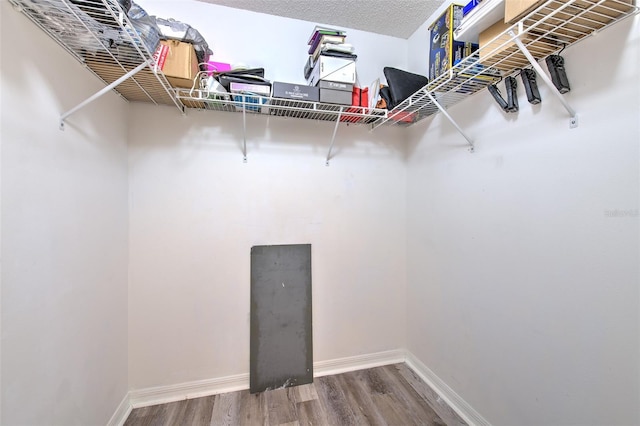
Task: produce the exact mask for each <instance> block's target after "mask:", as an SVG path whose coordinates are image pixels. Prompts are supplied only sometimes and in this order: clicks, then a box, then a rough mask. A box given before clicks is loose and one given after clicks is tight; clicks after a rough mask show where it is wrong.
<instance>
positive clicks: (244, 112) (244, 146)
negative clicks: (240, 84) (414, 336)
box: [242, 96, 247, 163]
mask: <svg viewBox="0 0 640 426" xmlns="http://www.w3.org/2000/svg"><path fill="white" fill-rule="evenodd" d="M242 162H243V163H246V162H247V104H246V96H243V97H242Z"/></svg>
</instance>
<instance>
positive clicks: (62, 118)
mask: <svg viewBox="0 0 640 426" xmlns="http://www.w3.org/2000/svg"><path fill="white" fill-rule="evenodd" d="M152 62H153V59H149V60H147V61H145V62H143V63H141V64H140V65H138V66H137V67H135V68H134V69H132V70H131V71H129V72H128V73H126V74H125V75H123V76H122V77H120V78H119V79H117V80H116V81H114V82H113V83H111V84H109V85H107V86H105V87H103V88H102V89H100V90H99V91H98V92H96V93H95V94H93V95H92V96H90V97H89V98H87V99H85V100H84V101H82V102H80V103H79V104H78V105H76V106H75V107H73V108H71V109H70V110H69V111H67V112H65V113H64V114H62V115H61V116H60V130H64V121H65V120H66V119H67V117H69V116H70V115H71V114H73V113H74V112H76V111H78V110H79V109H81V108H83V107H84V106H86V105H88V104H90V103H91V102H93V101H95V100H96V99H98V98H99V97H101V96H102V95H104V94H105V93H107V92H110V91H111V90H113V89H114V88H115V87H116V86H118V85H119V84H120V83H122V82H123V81H125V80H127V79H129V78H131V77H133V76H134V75H136V74H137V73H139V72H140V71H142V70H143V69H144V68H146V67H147V66H148V65H150V64H151V63H152Z"/></svg>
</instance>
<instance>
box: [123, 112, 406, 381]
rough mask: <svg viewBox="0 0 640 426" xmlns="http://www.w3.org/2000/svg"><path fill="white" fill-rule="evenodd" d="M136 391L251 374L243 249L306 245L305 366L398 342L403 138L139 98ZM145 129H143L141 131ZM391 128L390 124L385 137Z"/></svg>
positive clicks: (133, 311) (133, 223)
mask: <svg viewBox="0 0 640 426" xmlns="http://www.w3.org/2000/svg"><path fill="white" fill-rule="evenodd" d="M130 123H131V127H130V133H129V140H130V146H129V154H130V156H129V167H130V168H129V176H130V197H131V198H130V206H131V209H130V253H131V255H130V290H129V324H130V329H129V330H130V334H129V348H130V356H129V371H130V385H131V387H132V388H133V389H139V388H144V387H149V386H157V385H165V384H175V383H180V382H185V381H191V380H198V379H206V378H217V377H224V376H228V375H233V374H239V373H247V372H248V371H249V290H250V287H249V284H250V283H249V266H250V257H249V254H250V249H251V247H252V246H253V245H266V244H291V243H311V244H312V271H313V272H312V280H313V284H312V287H313V344H314V361H324V360H332V359H336V358H341V357H348V356H355V355H361V354H369V353H374V352H379V351H385V350H392V349H398V348H401V347H404V343H405V339H404V330H405V322H404V318H405V314H404V310H405V307H406V300H405V296H404V292H405V282H406V278H405V271H406V264H405V249H406V244H405V243H406V235H405V229H406V228H405V217H406V211H405V205H406V198H405V182H406V181H405V162H404V148H405V144H404V142H403V141H402V137H403V133H402V132H398V131H397V129H386V130H383V131H380V132H375V133H369V132H368V130H367V129H366V128H363V127H354V126H350V127H346V126H341V127H340V128H339V130H338V135H337V140H336V151H335V153H336V154H337V156H336V157H335V158H334V159H333V161H332V163H331V165H330V166H329V167H326V166H325V165H324V158H325V156H326V154H327V151H328V148H329V143H330V138H331V133H332V131H333V124H332V123H320V122H314V121H301V120H291V119H285V118H280V117H265V116H259V117H256V116H251V115H250V116H248V117H247V129H248V134H247V141H248V163H246V164H244V163H243V162H242V153H241V148H240V147H241V141H242V133H241V124H242V116H241V115H240V114H229V113H214V112H197V111H191V112H190V113H189V114H188V115H187V117H185V118H182V119H181V118H179V117H177V113H176V111H175V110H173V109H170V108H154V107H150V106H147V105H136V106H135V107H134V108H133V115H132V117H131V121H130ZM149 123H153V124H152V125H150V124H149ZM393 130H396V131H393Z"/></svg>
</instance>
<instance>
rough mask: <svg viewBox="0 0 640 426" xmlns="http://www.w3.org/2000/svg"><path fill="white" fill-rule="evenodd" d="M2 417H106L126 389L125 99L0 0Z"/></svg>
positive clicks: (27, 421) (6, 420) (101, 420)
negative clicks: (65, 121)
mask: <svg viewBox="0 0 640 426" xmlns="http://www.w3.org/2000/svg"><path fill="white" fill-rule="evenodd" d="M0 7H1V15H2V34H1V35H2V45H1V53H2V64H1V66H2V68H1V69H2V72H1V79H2V80H1V81H2V84H1V87H2V103H1V105H2V121H1V136H2V197H1V204H2V223H1V226H2V240H1V248H2V255H3V259H2V419H1V422H2V424H6V425H18V424H20V425H51V424H58V425H104V424H106V423H107V422H108V421H109V419H110V417H111V416H112V414H113V413H114V411H115V410H116V407H117V406H118V404H119V403H120V401H121V400H122V398H123V397H124V396H125V395H126V392H127V275H126V274H127V272H126V271H127V163H126V161H127V156H126V136H127V135H126V128H127V115H126V112H127V105H126V103H124V102H123V101H122V100H121V99H119V98H118V97H116V96H115V95H114V94H107V95H106V96H105V97H104V98H102V99H101V100H99V101H97V102H96V103H95V104H92V105H91V106H88V107H87V108H86V109H84V110H82V111H80V112H78V113H77V114H76V115H74V116H72V117H71V118H70V119H69V125H68V127H67V129H66V131H64V132H62V131H60V130H58V117H59V115H60V113H61V112H62V111H64V110H66V109H68V108H71V107H73V106H74V105H75V104H76V103H78V102H80V101H81V100H82V99H84V98H86V97H87V96H88V95H90V94H91V93H93V92H95V91H97V90H99V89H100V88H101V87H103V84H102V83H100V82H99V81H98V80H97V79H96V78H95V77H93V76H92V75H91V74H88V73H87V71H86V70H84V69H83V68H82V66H80V64H78V63H77V62H75V60H74V59H72V58H71V57H70V56H69V55H68V54H67V53H66V52H65V51H63V50H62V49H61V48H60V47H59V46H58V45H56V44H55V43H54V42H53V41H52V40H50V39H49V38H47V37H46V36H45V35H44V34H43V33H42V32H41V31H40V30H38V29H37V28H36V27H35V26H34V25H33V24H32V23H30V22H29V21H28V20H27V19H26V18H25V17H24V16H22V15H21V14H19V13H18V12H16V11H15V10H13V8H12V7H11V6H10V5H9V3H8V2H6V1H2V2H1V6H0Z"/></svg>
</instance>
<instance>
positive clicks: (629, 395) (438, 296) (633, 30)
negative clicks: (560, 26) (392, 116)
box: [407, 17, 640, 425]
mask: <svg viewBox="0 0 640 426" xmlns="http://www.w3.org/2000/svg"><path fill="white" fill-rule="evenodd" d="M419 36H422V37H426V35H425V34H422V33H416V35H414V37H419ZM639 39H640V23H639V21H638V18H637V17H636V18H634V19H630V20H627V21H625V22H623V23H621V24H619V25H618V26H615V27H613V28H610V29H608V30H606V31H604V32H602V33H600V34H598V35H597V36H596V37H594V38H591V39H588V40H586V41H584V42H583V43H581V44H578V45H576V46H574V47H572V48H569V49H567V50H566V51H565V53H564V56H565V59H566V66H567V70H568V75H569V79H570V82H571V84H572V91H571V93H569V94H567V95H565V96H566V99H567V100H568V101H569V102H570V103H571V104H572V105H573V106H574V107H575V108H576V109H577V111H578V112H579V117H580V127H579V128H577V129H573V130H570V129H569V128H568V115H567V113H566V112H565V111H564V110H563V109H562V108H561V107H560V106H559V103H558V102H557V101H556V100H555V99H553V98H552V96H551V94H550V93H549V91H548V90H546V88H543V86H544V84H543V83H542V82H541V81H539V83H540V86H541V92H542V97H543V103H542V104H541V105H540V106H537V107H535V106H531V105H529V104H528V103H527V101H526V96H525V95H524V91H523V88H522V86H520V88H519V92H520V97H519V100H520V113H519V114H517V115H505V114H503V113H502V111H500V110H499V109H498V107H497V105H495V103H494V101H493V99H492V98H491V97H490V96H489V95H488V94H487V93H486V92H482V93H479V94H477V95H475V96H473V98H471V99H469V100H467V101H466V102H464V103H462V104H459V105H457V106H455V107H453V108H451V109H450V113H451V114H452V115H453V116H454V117H455V118H457V119H458V120H459V123H460V124H461V126H462V127H463V128H465V129H466V130H467V131H468V133H469V134H470V135H471V136H472V137H473V138H474V139H475V140H476V143H477V149H476V153H475V154H469V153H468V152H467V150H466V149H465V141H464V139H463V138H462V136H460V135H459V134H458V133H457V132H456V131H455V130H454V129H453V127H452V126H451V125H450V124H449V123H448V122H446V120H445V119H444V118H443V117H442V116H441V115H438V116H436V117H435V118H433V119H432V120H430V121H427V122H424V123H421V124H419V125H418V126H416V127H415V128H414V129H413V131H412V132H411V135H412V138H413V143H411V145H410V148H409V152H410V153H409V165H408V176H407V180H408V192H407V199H408V207H407V212H408V224H407V229H408V230H410V232H409V233H408V248H407V252H408V289H407V300H408V319H407V321H408V337H407V339H408V348H409V350H410V351H411V352H413V353H414V354H415V355H416V356H417V357H418V358H419V359H420V360H421V361H422V362H423V363H424V364H426V365H427V366H428V367H429V368H431V369H432V370H433V371H434V372H435V373H436V374H437V375H438V376H439V377H440V378H442V379H443V380H444V381H445V382H446V383H447V384H449V386H451V387H452V388H453V389H454V390H455V391H456V392H457V393H458V394H459V395H461V396H462V397H463V398H464V399H465V400H466V401H467V402H468V403H470V404H471V406H473V407H474V408H475V409H476V410H477V411H478V412H480V414H482V415H483V416H484V417H485V418H486V419H487V420H488V421H490V422H491V423H493V424H496V425H509V424H511V425H513V424H518V425H558V424H581V425H587V424H592V425H596V424H610V425H613V424H618V425H622V424H626V425H630V424H639V423H640V416H639V413H638V407H640V404H639V400H640V390H639V378H640V376H639V374H640V371H639V360H640V353H639V332H640V330H639V317H638V312H639V300H640V297H639V281H640V273H639V263H638V259H639V226H638V208H639V189H640V187H639V182H640V174H639V162H638V159H639V149H638V141H639V140H640V129H639V125H638V122H639V121H638V119H639V117H640V105H639V99H640V89H639V87H640V86H638V79H639V77H640V75H639V69H638V66H637V64H638V63H639V59H640V58H639V55H640V54H639V46H638V43H639ZM410 43H412V45H414V46H418V45H419V42H418V41H416V40H411V41H410ZM425 44H426V43H425ZM423 57H424V53H423ZM615 210H620V211H624V212H626V213H621V214H622V215H624V214H626V216H624V217H611V216H612V214H611V213H610V212H612V211H615ZM613 215H615V213H613Z"/></svg>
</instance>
